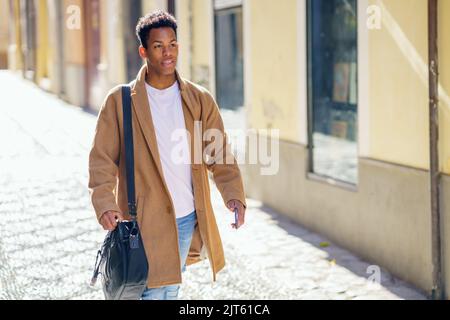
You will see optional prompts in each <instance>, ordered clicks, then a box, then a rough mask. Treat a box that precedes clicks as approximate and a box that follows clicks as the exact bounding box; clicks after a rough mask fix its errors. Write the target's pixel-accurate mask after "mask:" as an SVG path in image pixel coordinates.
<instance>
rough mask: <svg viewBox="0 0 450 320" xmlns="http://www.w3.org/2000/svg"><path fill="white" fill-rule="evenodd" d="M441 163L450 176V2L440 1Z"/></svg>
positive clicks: (446, 0)
mask: <svg viewBox="0 0 450 320" xmlns="http://www.w3.org/2000/svg"><path fill="white" fill-rule="evenodd" d="M438 48H439V64H440V65H439V72H440V83H441V88H440V132H439V135H440V145H439V149H440V155H441V158H440V162H441V167H442V170H443V172H444V173H446V174H450V1H448V0H441V1H439V43H438Z"/></svg>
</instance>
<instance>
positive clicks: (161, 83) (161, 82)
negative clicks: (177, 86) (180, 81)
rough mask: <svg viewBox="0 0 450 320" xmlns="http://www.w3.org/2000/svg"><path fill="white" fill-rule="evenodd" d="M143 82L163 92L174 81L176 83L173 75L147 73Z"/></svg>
mask: <svg viewBox="0 0 450 320" xmlns="http://www.w3.org/2000/svg"><path fill="white" fill-rule="evenodd" d="M145 81H146V82H147V84H148V85H150V86H152V87H153V88H156V89H159V90H164V89H167V88H169V87H171V86H172V85H173V84H174V83H175V81H177V77H176V76H175V73H174V74H171V75H169V76H160V75H157V74H155V73H151V72H147V76H146V77H145Z"/></svg>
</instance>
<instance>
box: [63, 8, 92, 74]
mask: <svg viewBox="0 0 450 320" xmlns="http://www.w3.org/2000/svg"><path fill="white" fill-rule="evenodd" d="M70 5H76V6H78V7H79V8H80V9H81V28H80V29H69V28H67V26H66V22H67V19H68V17H69V15H68V14H67V11H66V9H67V8H68V7H69V6H70ZM83 10H84V8H83V1H82V0H64V7H63V12H64V19H65V21H64V26H65V28H64V45H65V47H64V49H65V50H64V51H65V61H66V63H71V64H76V65H84V64H85V61H86V58H85V42H84V33H83V30H84V17H83Z"/></svg>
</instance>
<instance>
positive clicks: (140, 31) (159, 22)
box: [136, 10, 178, 49]
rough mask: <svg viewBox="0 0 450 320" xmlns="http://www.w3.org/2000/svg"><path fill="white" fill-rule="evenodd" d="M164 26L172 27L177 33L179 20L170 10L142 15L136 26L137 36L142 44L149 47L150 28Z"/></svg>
mask: <svg viewBox="0 0 450 320" xmlns="http://www.w3.org/2000/svg"><path fill="white" fill-rule="evenodd" d="M163 27H169V28H172V29H173V31H175V35H176V34H177V28H178V25H177V20H176V19H175V17H174V16H172V15H171V14H170V13H168V12H165V11H162V10H156V11H154V12H152V13H149V14H147V15H146V16H144V17H141V18H140V19H139V21H138V24H137V26H136V36H137V37H138V40H139V42H140V44H141V46H143V47H144V48H145V49H148V48H147V40H148V38H149V35H150V30H152V29H156V28H163Z"/></svg>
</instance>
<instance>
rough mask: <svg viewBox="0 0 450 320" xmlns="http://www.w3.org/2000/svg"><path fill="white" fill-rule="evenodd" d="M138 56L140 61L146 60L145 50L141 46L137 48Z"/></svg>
mask: <svg viewBox="0 0 450 320" xmlns="http://www.w3.org/2000/svg"><path fill="white" fill-rule="evenodd" d="M139 55H140V56H141V58H142V59H147V49H145V48H144V47H143V46H139Z"/></svg>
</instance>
